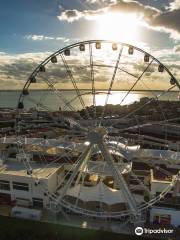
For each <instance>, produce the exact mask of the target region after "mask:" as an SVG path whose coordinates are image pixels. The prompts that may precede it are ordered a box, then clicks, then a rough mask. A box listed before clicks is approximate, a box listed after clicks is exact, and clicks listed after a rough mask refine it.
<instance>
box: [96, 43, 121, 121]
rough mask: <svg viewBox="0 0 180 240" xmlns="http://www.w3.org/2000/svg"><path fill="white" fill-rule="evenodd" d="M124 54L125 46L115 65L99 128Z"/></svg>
mask: <svg viewBox="0 0 180 240" xmlns="http://www.w3.org/2000/svg"><path fill="white" fill-rule="evenodd" d="M122 52H123V46H121V48H120V51H119V55H118V58H117V60H116V64H115V67H114V72H113V75H112V78H111V82H110V85H109V88H108V91H107V94H106V99H105V103H104V107H103V111H102V114H101V120H100V123H99V126H101V124H102V120H103V118H104V114H105V111H106V107H107V103H108V100H109V95H110V94H111V89H112V87H113V84H114V81H115V77H116V73H117V70H118V66H119V62H120V58H121V56H122Z"/></svg>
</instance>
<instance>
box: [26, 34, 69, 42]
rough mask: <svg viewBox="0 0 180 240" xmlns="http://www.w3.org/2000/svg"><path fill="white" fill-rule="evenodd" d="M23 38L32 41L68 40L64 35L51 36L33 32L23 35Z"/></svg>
mask: <svg viewBox="0 0 180 240" xmlns="http://www.w3.org/2000/svg"><path fill="white" fill-rule="evenodd" d="M24 39H27V40H33V41H42V40H55V41H62V42H69V38H65V37H52V36H44V35H35V34H32V35H31V34H30V35H25V36H24Z"/></svg>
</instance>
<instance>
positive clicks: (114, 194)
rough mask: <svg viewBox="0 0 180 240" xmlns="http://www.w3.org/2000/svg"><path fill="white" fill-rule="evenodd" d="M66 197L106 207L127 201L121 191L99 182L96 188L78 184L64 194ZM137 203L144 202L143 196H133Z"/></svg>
mask: <svg viewBox="0 0 180 240" xmlns="http://www.w3.org/2000/svg"><path fill="white" fill-rule="evenodd" d="M66 195H67V196H72V197H75V198H78V199H80V200H82V201H84V202H91V201H97V202H104V203H106V204H108V205H112V204H116V203H124V202H127V200H126V199H125V198H124V196H123V193H122V191H121V190H116V189H112V188H110V187H108V186H106V185H105V184H104V183H103V182H102V181H100V182H99V183H98V184H97V185H96V186H93V187H86V186H83V185H81V184H78V185H76V186H74V187H72V188H70V189H68V190H67V192H66ZM133 195H134V198H135V199H136V201H137V203H139V202H142V201H144V199H143V196H141V195H138V194H133Z"/></svg>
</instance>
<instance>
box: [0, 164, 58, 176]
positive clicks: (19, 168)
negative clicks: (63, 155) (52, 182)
mask: <svg viewBox="0 0 180 240" xmlns="http://www.w3.org/2000/svg"><path fill="white" fill-rule="evenodd" d="M31 167H32V169H33V173H34V174H37V176H38V178H46V179H48V178H49V177H50V176H51V175H52V174H54V173H55V172H56V171H57V170H58V169H59V166H58V165H55V164H54V165H53V164H52V165H50V166H47V164H42V163H40V164H38V163H33V162H32V163H31ZM0 174H7V175H12V176H13V175H14V176H24V177H29V176H30V175H27V169H26V167H25V166H24V164H23V163H20V162H15V161H7V162H6V163H4V164H3V165H2V166H1V167H0ZM30 177H31V176H30Z"/></svg>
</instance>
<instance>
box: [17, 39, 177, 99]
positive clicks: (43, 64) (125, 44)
mask: <svg viewBox="0 0 180 240" xmlns="http://www.w3.org/2000/svg"><path fill="white" fill-rule="evenodd" d="M97 42H100V43H111V44H112V43H116V44H119V45H121V46H126V47H133V48H134V49H135V50H137V51H139V52H141V53H144V54H147V55H149V57H151V59H152V60H153V61H156V62H157V63H158V64H159V65H162V66H163V68H164V69H165V71H166V72H167V73H168V74H169V76H170V77H173V79H174V80H175V83H176V85H177V87H178V88H179V89H180V83H179V82H178V80H177V79H176V78H175V77H174V75H173V74H172V73H171V71H170V70H169V69H168V67H166V66H165V65H164V64H163V63H162V62H161V61H159V60H158V59H157V58H156V57H154V56H153V55H151V54H150V53H148V52H147V51H145V50H143V49H142V48H139V47H136V46H135V45H133V44H129V43H125V42H120V41H113V40H102V39H96V40H85V41H80V42H76V43H73V44H70V45H67V46H65V47H63V48H60V49H58V50H57V51H55V52H54V53H52V54H50V55H49V56H48V57H47V58H46V59H44V60H43V61H41V62H40V63H39V64H38V65H37V67H36V68H35V69H34V70H33V72H32V73H31V74H30V75H29V77H28V79H27V81H26V83H25V84H24V86H23V89H22V92H21V94H20V96H19V99H18V103H19V102H20V100H21V99H23V97H24V96H23V90H25V89H26V88H28V87H29V86H30V84H31V83H30V78H31V77H32V76H36V74H37V73H38V72H39V71H38V69H39V67H40V66H45V65H46V64H47V63H48V62H49V61H50V60H51V57H53V56H58V55H59V54H61V53H63V52H64V51H65V50H66V49H72V48H74V47H78V46H80V44H93V43H97Z"/></svg>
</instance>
